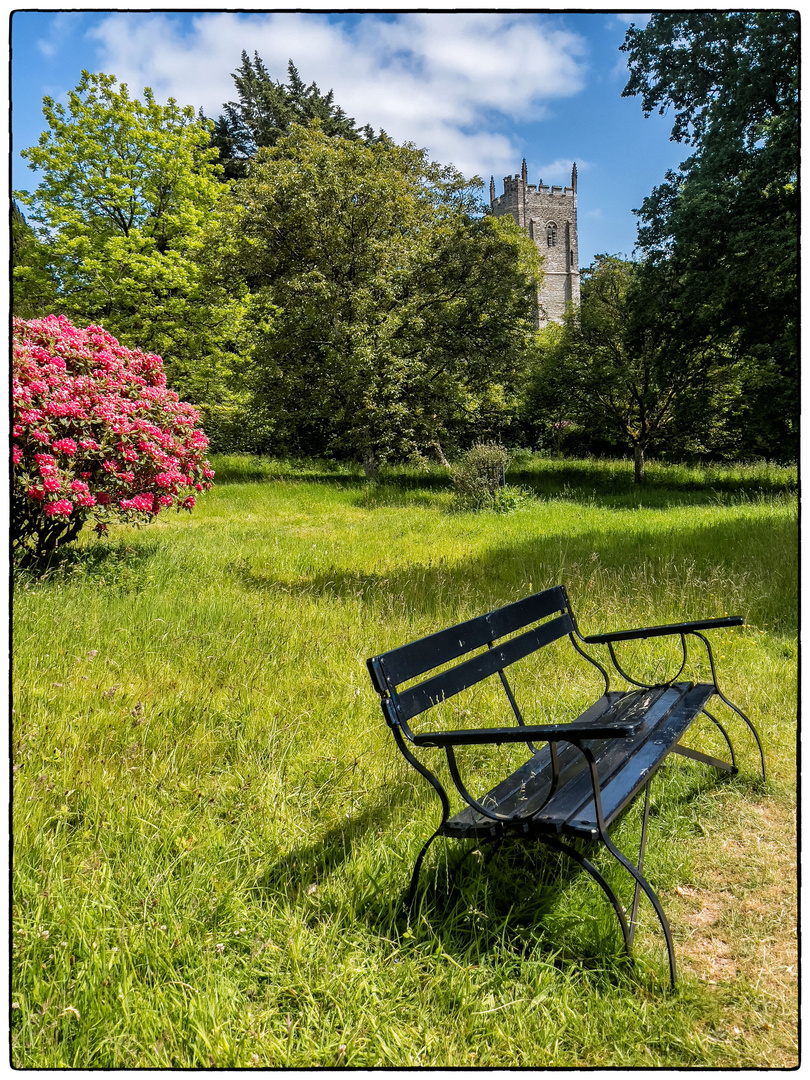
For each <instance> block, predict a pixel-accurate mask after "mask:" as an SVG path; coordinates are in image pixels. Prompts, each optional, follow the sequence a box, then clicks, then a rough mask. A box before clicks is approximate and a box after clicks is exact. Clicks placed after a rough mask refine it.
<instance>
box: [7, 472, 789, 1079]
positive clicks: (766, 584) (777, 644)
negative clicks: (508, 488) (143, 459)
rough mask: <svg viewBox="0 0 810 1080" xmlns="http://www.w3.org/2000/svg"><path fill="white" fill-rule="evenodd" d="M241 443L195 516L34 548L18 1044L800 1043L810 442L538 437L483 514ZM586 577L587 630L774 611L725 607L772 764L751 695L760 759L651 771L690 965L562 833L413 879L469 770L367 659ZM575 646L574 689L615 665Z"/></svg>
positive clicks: (692, 1060)
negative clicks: (776, 459) (701, 456)
mask: <svg viewBox="0 0 810 1080" xmlns="http://www.w3.org/2000/svg"><path fill="white" fill-rule="evenodd" d="M214 467H215V468H217V470H218V475H217V480H216V481H215V484H216V486H215V487H214V489H213V490H212V491H211V492H210V493H209V494H207V495H206V496H205V497H203V498H201V499H200V500H199V502H198V505H197V507H196V509H195V510H194V513H193V514H192V515H191V516H187V515H184V516H182V517H180V516H173V515H172V516H166V517H164V518H161V519H159V520H158V521H157V522H156V523H155V524H153V525H151V526H149V527H148V528H145V529H143V530H140V531H135V530H131V529H129V530H127V529H124V528H119V529H115V530H111V532H112V536H111V538H110V540H109V541H107V542H98V541H96V540H95V539H94V538H93V537H92V534H88V535H87V536H82V537H81V538H80V541H79V543H78V544H77V545H75V550H74V551H72V552H70V553H69V554H67V555H66V556H65V557H64V559H63V561H62V562H61V563H60V564H59V565H58V566H57V567H55V568H54V569H52V570H51V571H50V572H48V573H46V574H45V575H44V576H43V575H39V576H37V575H33V574H31V573H28V574H21V575H18V576H17V578H16V580H15V600H14V624H13V632H14V637H13V662H14V669H13V677H14V687H13V688H14V700H13V708H14V714H13V730H12V754H13V769H14V774H13V775H14V782H13V803H14V806H13V898H12V899H13V920H12V965H13V972H12V979H13V982H12V999H11V1000H12V1011H11V1018H12V1036H11V1059H12V1064H14V1065H15V1066H17V1067H21V1068H55V1067H72V1068H142V1067H151V1068H158V1067H166V1066H172V1067H193V1068H205V1067H209V1066H218V1067H230V1068H235V1067H250V1066H259V1067H262V1066H292V1067H308V1066H315V1065H319V1066H324V1067H333V1066H340V1065H348V1066H355V1067H372V1066H392V1067H393V1066H409V1065H411V1066H413V1065H421V1066H446V1067H465V1066H466V1067H470V1066H483V1067H502V1068H504V1067H533V1066H535V1067H548V1066H568V1067H575V1066H605V1067H606V1066H619V1067H633V1066H635V1067H644V1066H668V1067H672V1068H675V1067H693V1068H694V1067H706V1068H716V1067H726V1068H740V1067H747V1068H752V1067H769V1066H770V1067H790V1066H795V1065H796V1064H797V1060H798V1049H797V1038H798V1033H797V955H796V952H797V950H796V916H797V912H796V833H795V822H794V815H795V791H796V751H797V731H796V697H797V687H796V679H797V555H798V532H797V499H796V493H795V470H792V471H790V470H783V469H781V470H780V469H775V468H766V467H762V468H750V469H739V470H735V471H731V470H725V471H724V470H714V471H713V472H712V473H707V472H706V471H705V470H704V471H701V470H698V469H685V468H680V467H675V466H671V467H669V468H666V467H664V466H655V465H654V464H653V465H652V466H650V468H649V479H648V483H647V484H646V485H645V487H644V489H643V490H642V491H640V492H639V491H636V490H635V489H634V488H633V486H632V484H631V483H630V478H631V471H632V465H631V464H630V463H609V462H608V463H596V462H573V463H572V462H549V461H545V462H544V461H541V460H538V459H534V458H530V457H524V458H523V459H519V460H518V461H517V462H516V463H515V466H514V468H513V471H512V473H511V474H510V483H515V484H524V485H528V486H531V487H533V489H534V491H535V497H534V498H532V499H529V500H527V501H526V502H525V503H524V504H523V505H522V506H520V507H519V508H518V509H516V510H515V511H514V512H512V513H509V514H496V513H494V512H489V511H488V512H483V513H477V514H476V513H457V512H453V511H452V505H451V503H452V496H451V493H450V491H449V489H448V488H447V487H446V485H445V484H444V483H443V480H442V477H441V475H440V472H439V471H438V470H437V471H435V472H430V471H428V472H422V473H420V472H417V471H414V470H407V469H400V470H392V471H391V472H389V473H387V474H385V475H384V476H383V477H382V480H381V481H380V482H379V483H377V484H375V485H370V484H368V483H366V482H365V481H364V480H363V479H362V477H361V476H360V475H358V474H356V473H354V472H352V471H351V470H346V469H344V470H339V469H335V468H332V469H330V468H327V467H318V466H317V465H312V464H310V465H303V464H295V463H287V464H280V463H272V462H260V461H258V460H255V459H253V460H251V459H238V458H228V459H221V460H220V461H218V462H214ZM557 583H563V584H565V585H566V586H567V589H568V593H569V596H570V597H571V601H572V603H573V605H574V609H575V611H576V613H577V616H578V619H579V622H580V626H581V628H582V630H583V632H584V633H589V632H596V631H597V630H610V629H621V628H626V627H630V626H638V625H650V624H654V623H664V622H669V621H678V620H682V619H696V618H700V617H702V616H721V615H723V614H725V613H728V614H740V615H743V616H744V617H745V619H746V624H747V625H746V626H745V627H744V628H740V629H736V630H733V631H727V632H722V633H717V632H716V633H715V634H714V635H713V638H712V640H713V644H714V646H715V652H716V655H717V659H718V675H719V679H720V685H721V687H722V688H723V689H724V691H725V692H726V693H727V694H728V696H729V697H730V698H731V699H732V700H733V701H735V702H737V703H738V704H739V705H740V706H741V707H742V708H743V709H745V710H746V712H748V714H749V715H750V717H751V718H752V720H753V721H754V723H755V724H756V725H757V727H758V729H759V732H760V735H761V737H762V740H763V744H764V746H765V751H766V759H767V765H768V780H767V781H766V782H764V783H763V782H762V781H761V780H759V779H758V778H757V756H756V752H755V747H754V745H753V743H752V740H751V739H750V737H748V736H747V735H746V733H745V731H744V730H743V729H742V727H741V725H738V724H735V723H734V722H732V723H730V724H729V728H730V731H731V732H732V735H733V738H734V742H735V748H736V750H737V752H738V756H739V758H740V764H741V766H742V768H741V772H740V774H739V775H738V776H736V777H734V778H722V777H718V775H717V774H716V773H713V772H712V771H711V770H709V769H707V768H705V767H704V766H701V765H699V764H697V763H696V762H692V761H687V760H685V759H676V758H674V757H671V758H670V759H669V761H668V763H667V764H666V765H665V766H664V768H663V769H662V770H661V771H660V773H659V775H658V776H657V777H656V780H655V781H654V785H653V809H652V814H651V820H650V836H649V841H648V852H647V861H646V864H645V873H647V875H648V877H649V878H650V880H651V882H652V884H653V886H654V888H655V889H656V890H657V891H658V893H659V895H660V896H661V899H662V902H663V906H664V909H665V911H666V912H667V914H668V916H669V920H670V924H671V927H672V931H673V936H674V939H675V947H676V955H677V960H678V965H679V977H680V981H679V985H678V987H677V988H676V990H675V991H674V992H672V991H670V990H669V988H668V978H667V966H666V952H665V949H664V947H663V942H662V939H661V934H660V930H659V929H658V927H657V923H656V920H655V918H654V916H653V915H652V913H651V911H650V910H649V905H647V904H646V903H645V902H644V901H643V902H642V916H643V917H642V920H641V926H640V930H639V933H638V935H637V938H636V942H635V953H636V964H635V966H634V967H633V968H631V967H629V966H628V965H627V964H626V962H624V961H623V959H622V956H621V951H620V935H619V933H618V927H617V925H616V920H615V916H614V915H613V912H612V910H611V909H610V906H609V904H608V903H607V901H606V900H605V898H604V896H603V895H602V894H601V893H600V892H599V890H598V889H597V888H596V887H595V885H593V883H592V882H591V881H590V879H588V878H587V877H586V875H583V874H579V873H577V874H575V873H573V872H572V870H571V866H570V865H566V864H564V863H560V862H558V861H557V858H556V856H553V855H552V854H551V853H548V852H544V851H543V850H542V849H540V850H537V851H534V850H528V851H526V850H522V848H523V846H522V845H514V846H510V845H505V846H504V847H503V849H502V850H500V851H499V852H498V853H497V854H496V855H495V856H494V858H493V859H492V861H491V862H489V863H488V864H487V865H486V866H484V865H483V862H482V860H481V859H478V858H477V857H476V856H472V857H471V858H469V859H467V860H466V862H465V863H464V866H463V868H462V870H461V871H460V873H459V874H458V876H457V879H456V885H457V888H454V889H450V890H448V888H447V884H448V880H449V879H450V871H451V870H452V869H453V867H454V866H455V864H456V862H457V861H458V859H459V858H460V857H461V855H462V854H463V851H464V850H465V849H464V848H463V846H462V845H455V846H447V847H443V842H442V841H437V842H436V843H435V844H434V845H433V847H432V848H431V852H430V855H429V856H428V860H427V863H426V866H425V869H424V870H423V875H422V889H421V892H420V899H419V903H418V907H417V911H416V913H415V916H414V918H413V919H412V920H411V921H410V923H408V921H407V920H406V919H405V917H404V915H403V912H402V900H403V897H404V893H405V890H406V888H407V884H408V881H409V878H410V872H411V868H412V866H413V862H414V860H415V857H416V854H417V852H418V850H419V848H420V847H421V844H422V843H423V841H424V839H425V838H426V837H427V836H428V835H429V834H430V833H431V832H432V831H433V829H434V828H435V826H436V824H437V822H438V820H439V806H438V800H437V799H436V798H435V795H434V794H433V792H432V790H431V789H430V788H429V787H428V785H427V784H425V783H424V782H423V781H422V780H421V778H420V777H418V776H417V774H416V773H415V772H414V771H413V770H412V769H410V768H409V766H408V765H407V764H406V762H405V761H404V760H403V759H402V758H401V756H400V755H399V753H398V751H397V750H396V747H395V745H394V743H393V740H392V739H391V737H390V734H389V732H388V731H387V729H386V728H385V725H384V722H383V718H382V714H381V712H380V708H379V703H378V700H377V699H376V696H375V694H374V693H373V690H372V688H371V684H370V681H369V679H368V675H367V672H366V669H365V659H366V657H368V656H370V655H372V654H373V653H376V652H382V651H384V650H386V649H388V648H391V647H393V646H395V645H398V644H403V643H404V642H406V641H408V640H411V639H413V638H415V637H418V636H421V635H423V634H426V633H429V632H431V631H433V630H438V629H442V628H444V627H445V626H448V625H450V624H451V623H453V622H455V621H459V620H461V619H464V618H469V617H471V616H473V615H477V614H480V613H481V612H483V611H487V610H490V609H492V608H494V607H499V606H501V605H502V604H505V603H507V602H509V601H511V600H515V599H518V598H519V597H522V596H525V595H527V594H528V593H530V592H534V591H539V590H540V589H543V588H546V587H548V586H551V585H554V584H557ZM563 644H565V643H563ZM627 648H628V650H629V651H628V652H626V653H625V654H623V655H625V656H627V657H628V658H629V659H628V663H631V664H635V665H636V670H640V669H641V668H642V667H645V665H646V670H648V671H650V670H652V671H655V670H659V668H658V667H657V666H656V665H659V664H663V663H665V662H666V661H668V660H670V659H671V657H669V656H668V655H666V648H667V646H660V647H659V646H658V645H656V644H655V643H651V642H648V643H646V644H645V645H644V648H645V649H646V650H647V652H643V651H642V650H641V648H640V647H639V646H636V647H635V648H631V647H630V646H628V647H627ZM655 649H659V652H658V653H656V654H655V655H652V650H655ZM660 649H663V650H664V653H663V654H662V653H661V652H660ZM571 653H572V650H570V647H569V648H568V649H567V653H566V659H570V655H569V654H571ZM585 666H586V667H587V665H585ZM566 671H567V667H566V666H564V665H563V660H562V656H561V657H560V660H559V666H557V667H552V668H550V669H547V671H546V677H547V682H548V684H549V685H550V686H551V687H552V690H553V695H554V696H553V699H551V700H545V701H538V703H537V708H538V710H540V714H541V715H542V710H543V709H546V710H549V711H554V710H555V709H556V711H557V712H558V713H566V714H567V711H568V710H569V709H573V708H575V707H576V704H577V700H578V697H579V696H581V695H583V694H585V693H586V687H584V685H583V686H580V685H579V683H578V682H577V681H576V680H571V679H569V678H568V677H567V676H566V674H565V673H566ZM549 674H550V675H551V676H552V677H551V678H548V676H549ZM527 685H528V684H527ZM472 704H475V702H473V703H472ZM478 705H479V706H481V705H486V699H485V698H482V699H479V700H478ZM470 708H471V709H472V705H471V706H470ZM532 715H533V714H532ZM707 727H710V725H707ZM711 737H712V736H711V734H710V733H709V732H706V733H705V738H706V739H710V738H711ZM695 738H696V740H697V741H696V743H695V745H697V744H698V742H699V740H700V739H702V738H704V733H703V728H702V727H701V729H700V732H698V733H697V734H696V736H695ZM712 745H714V744H712ZM507 752H508V753H511V752H512V751H511V750H510V751H506V750H503V751H494V753H495V754H499V755H501V756H500V757H499V758H498V759H497V761H498V762H501V763H502V762H503V755H505V754H506V753H507ZM433 753H435V754H437V755H438V756H439V757H440V758H442V759H443V755H442V752H441V751H434V752H433ZM669 762H671V764H670V763H669ZM469 767H470V769H471V770H472V772H473V774H475V775H478V776H480V778H481V780H482V782H483V781H484V779H485V778H486V776H487V775H488V773H487V770H488V769H490V768H500V767H501V766H500V765H498V764H497V762H496V763H495V764H493V763H492V761H491V760H490V759H489V758H488V757H487V756H486V754H483V753H481V752H480V751H478V750H476V755H475V756H474V757H473V758H471V759H470V761H469ZM484 790H485V789H484ZM639 828H640V824H639V808H638V807H636V808H634V809H633V810H631V811H630V812H629V813H628V814H627V815H626V817H625V818H624V819H623V820H622V822H620V824H619V825H618V827H617V829H616V831H615V832H614V839H616V841H617V842H618V844H619V846H620V847H622V848H623V849H624V850H626V851H628V853H631V852H632V850H633V845H634V844H636V843H637V838H638V833H639ZM519 848H520V849H521V850H519ZM604 855H605V853H604V852H602V853H597V855H596V856H595V858H596V860H597V865H598V866H599V867H600V868H601V869H603V871H604V872H605V874H606V875H613V876H612V877H611V878H610V880H611V881H612V882H613V883H614V884H615V886H616V887H617V888H618V889H620V890H621V894H622V895H623V896H624V897H625V898H628V897H629V895H630V893H631V889H630V882H629V878H627V876H626V875H625V878H626V881H625V880H624V879H623V878H622V877H621V876H620V875H617V874H616V870H615V866H613V867H612V866H611V863H612V860H611V859H610V858H609V856H608V857H607V858H604V857H603V856H604Z"/></svg>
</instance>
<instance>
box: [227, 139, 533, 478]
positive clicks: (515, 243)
mask: <svg viewBox="0 0 810 1080" xmlns="http://www.w3.org/2000/svg"><path fill="white" fill-rule="evenodd" d="M477 183H478V185H479V186H480V181H478V182H477ZM480 209H481V207H480V203H479V201H478V196H477V189H476V188H475V187H471V186H470V184H468V183H467V181H465V179H464V178H463V177H462V176H461V175H460V174H459V173H458V172H457V171H456V170H455V169H453V168H452V167H446V168H445V167H441V166H439V165H436V164H435V163H432V162H430V161H429V160H428V159H427V157H426V155H425V153H424V152H423V151H421V150H417V149H416V148H414V147H413V146H410V145H406V146H397V145H395V144H394V143H393V142H391V141H390V140H388V139H382V140H380V141H378V142H375V143H374V144H366V143H364V142H362V141H360V140H349V139H342V138H334V137H329V136H328V135H327V134H326V133H325V132H324V131H323V130H321V128H320V126H319V125H318V124H314V125H311V126H310V127H306V128H305V127H302V126H294V127H293V128H292V129H291V132H290V134H289V135H288V136H285V137H284V138H282V139H280V140H279V142H278V144H277V145H276V146H275V147H272V148H268V149H265V150H261V151H260V152H259V153H258V154H257V157H256V159H255V161H254V163H253V165H252V166H251V169H250V172H249V175H248V176H247V178H246V179H245V180H243V181H241V182H239V184H238V185H237V186H236V187H235V189H234V191H233V193H232V195H231V198H230V202H229V205H228V208H227V212H226V213H224V214H223V215H222V221H223V224H224V228H223V231H222V233H221V235H220V238H219V241H218V243H219V248H218V253H217V254H216V256H215V257H216V258H218V260H219V262H220V265H221V267H222V272H223V273H238V274H239V275H241V278H242V280H243V281H244V283H245V287H246V288H247V289H248V290H249V291H250V318H251V321H252V323H253V324H254V325H255V326H256V327H257V328H259V332H258V336H257V341H256V346H255V349H254V355H253V360H254V379H255V383H254V387H255V402H256V408H257V409H258V410H260V411H261V413H262V415H263V416H264V417H265V418H266V420H267V423H268V425H269V426H270V427H271V428H272V431H273V437H272V446H273V448H274V449H276V450H282V451H283V450H288V451H293V452H305V453H329V454H334V455H336V456H341V457H350V458H354V459H355V460H361V461H363V462H364V463H365V465H366V468H367V471H368V472H369V473H372V472H373V471H374V470H375V469H376V467H377V466H378V465H379V463H380V462H382V461H384V460H386V459H387V458H390V457H392V456H404V455H407V454H408V453H410V452H412V451H416V450H419V451H424V450H429V449H432V450H433V451H434V452H435V453H437V454H438V455H439V456H443V454H442V449H441V447H442V442H443V441H444V440H445V439H447V438H450V439H451V441H452V440H456V439H458V438H460V437H463V434H464V430H465V425H466V427H467V428H469V427H470V425H471V424H472V425H473V426H475V423H476V422H480V419H481V415H482V412H481V411H482V409H483V412H484V413H486V411H487V410H488V409H491V408H492V407H493V401H494V400H497V398H498V393H497V392H494V393H493V386H503V385H507V386H508V385H509V384H510V381H512V380H514V379H515V378H516V376H517V374H518V372H519V371H520V370H521V368H522V367H523V366H524V365H525V358H526V350H527V348H528V345H529V343H530V341H531V339H532V332H533V324H532V302H531V298H532V296H533V295H534V291H535V289H536V282H537V276H538V269H537V261H536V254H535V249H534V245H533V244H532V243H531V242H530V241H529V240H528V238H527V237H525V235H524V234H523V233H522V232H521V230H520V229H518V227H517V226H516V225H515V224H514V223H513V222H511V221H500V220H495V219H493V218H491V217H489V216H482V215H481V213H480ZM476 433H477V434H481V432H480V429H479V430H478V431H477V432H476Z"/></svg>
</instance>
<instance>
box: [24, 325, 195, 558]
mask: <svg viewBox="0 0 810 1080" xmlns="http://www.w3.org/2000/svg"><path fill="white" fill-rule="evenodd" d="M12 402H13V421H12V423H13V428H12V430H13V436H14V444H13V446H12V460H13V462H14V465H15V466H21V468H19V469H16V470H15V474H14V484H15V486H17V485H19V486H17V492H16V495H18V496H19V497H22V498H27V499H28V500H30V507H31V508H30V510H29V520H30V521H31V522H33V523H34V525H33V527H34V528H36V527H37V526H36V522H37V520H38V519H39V520H41V521H44V518H45V517H46V516H47V518H48V520H49V524H48V527H47V532H48V535H50V536H56V537H58V535H59V534H58V531H57V532H55V531H54V528H53V525H54V522H55V519H57V520H58V519H59V518H60V517H61V518H64V519H65V520H66V522H67V519H68V518H70V517H71V515H72V516H73V518H78V519H79V520H80V521H83V520H84V519H85V518H89V517H91V516H92V514H93V511H94V509H95V510H97V511H98V512H99V513H101V512H102V511H103V513H104V515H105V517H106V516H107V515H110V514H112V515H115V514H116V513H121V514H133V513H134V514H144V515H147V516H149V517H153V516H154V515H155V514H156V513H158V512H159V511H160V510H161V509H165V508H166V507H170V506H173V505H177V504H178V500H177V499H176V498H175V497H174V496H175V493H176V492H177V491H178V490H182V488H183V487H187V488H189V489H193V490H195V491H196V492H202V491H205V490H207V489H208V488H210V486H211V479H212V478H213V475H214V474H213V471H212V470H211V468H210V465H209V463H208V462H207V461H204V460H203V459H202V457H203V451H204V449H205V447H207V445H208V439H207V437H206V436H205V433H204V432H203V431H202V430H200V429H199V427H198V425H199V420H200V414H199V412H198V411H197V410H196V409H195V408H194V407H193V406H191V405H189V404H187V403H185V402H181V401H180V399H179V397H178V395H177V394H176V393H175V392H174V391H172V390H169V389H168V388H167V386H166V377H165V374H164V372H163V362H162V360H161V358H160V357H159V356H156V355H154V354H150V353H145V352H143V351H142V350H139V349H129V348H126V347H124V346H123V345H120V344H119V343H118V342H117V341H116V340H115V338H113V337H112V336H111V335H110V334H109V333H107V331H105V330H104V329H103V328H101V327H87V328H86V329H81V328H79V327H75V326H73V325H72V324H71V323H70V321H69V320H68V319H67V318H66V317H65V316H62V315H59V316H57V315H50V316H47V317H45V318H43V319H32V320H29V321H24V320H20V319H15V320H14V350H13V365H12ZM29 462H30V463H31V464H30V465H28V464H27V463H29ZM34 463H36V464H35V468H36V470H37V471H38V472H39V476H38V478H37V480H36V481H35V482H33V483H32V482H31V481H30V479H29V476H30V468H31V465H34ZM25 470H27V471H25ZM91 480H92V481H93V489H94V490H93V492H92V493H91V491H90V485H89V483H88V481H91ZM60 492H61V493H66V492H70V495H71V498H70V499H68V498H64V497H62V498H60V497H59V495H58V494H57V493H60ZM49 496H50V498H49ZM179 504H180V505H181V506H183V507H185V508H186V509H191V508H192V507H193V506H194V504H195V503H194V497H193V496H191V495H188V496H186V497H185V498H184V499H182V500H181V501H180V503H179ZM42 527H43V528H44V525H43V526H42ZM68 527H69V524H66V525H65V529H67V528H68Z"/></svg>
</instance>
